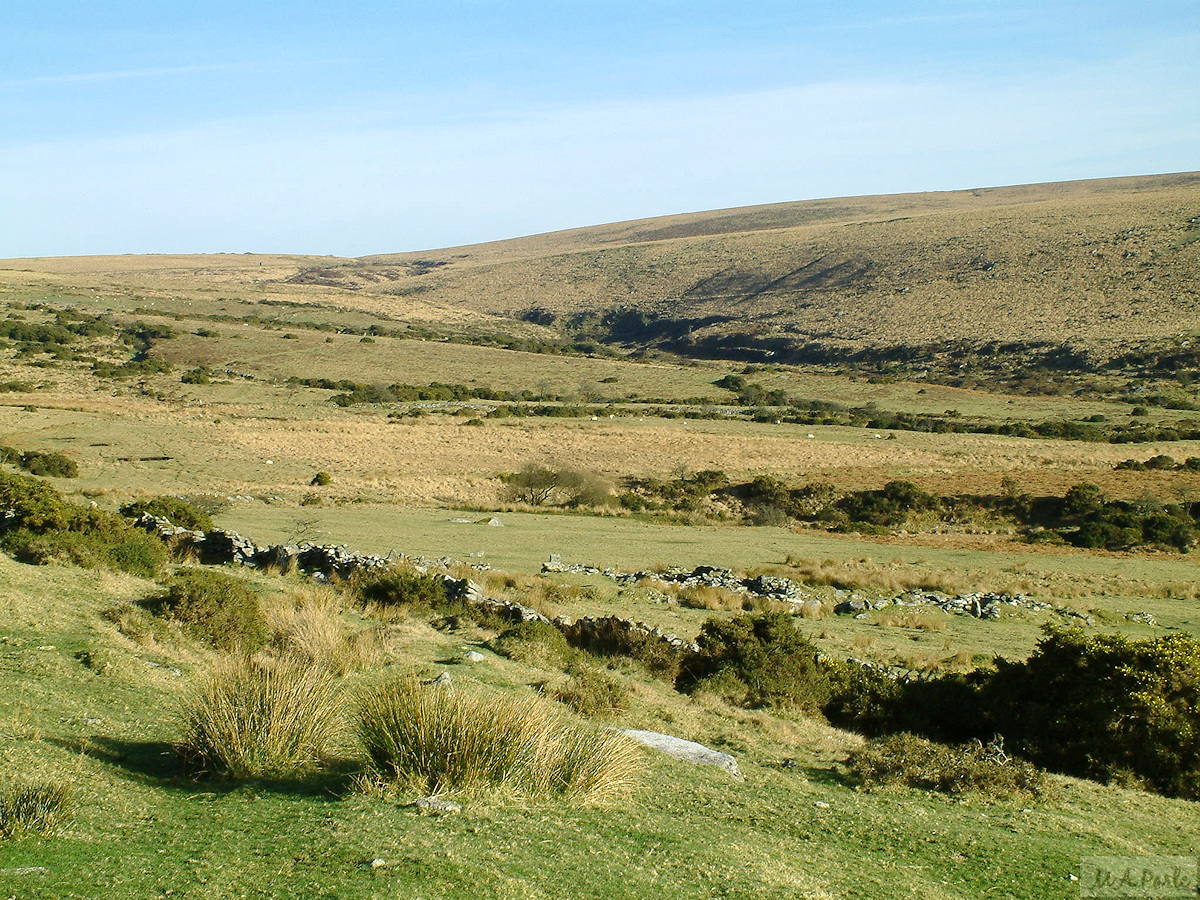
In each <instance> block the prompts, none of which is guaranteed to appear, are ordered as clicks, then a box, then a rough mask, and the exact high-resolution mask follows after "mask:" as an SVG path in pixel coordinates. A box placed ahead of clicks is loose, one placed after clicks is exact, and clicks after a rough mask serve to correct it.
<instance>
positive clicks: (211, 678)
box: [176, 656, 345, 778]
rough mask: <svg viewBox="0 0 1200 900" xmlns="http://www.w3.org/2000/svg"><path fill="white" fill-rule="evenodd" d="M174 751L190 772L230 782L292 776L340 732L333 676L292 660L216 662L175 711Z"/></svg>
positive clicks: (316, 759) (315, 761)
mask: <svg viewBox="0 0 1200 900" xmlns="http://www.w3.org/2000/svg"><path fill="white" fill-rule="evenodd" d="M180 718H181V719H182V724H183V729H182V731H183V735H182V737H181V738H180V739H179V741H178V743H177V745H176V749H177V751H178V753H179V755H180V757H181V758H182V759H183V761H184V762H185V764H186V765H187V766H188V767H189V768H190V769H193V770H198V771H200V772H205V773H220V774H224V775H229V776H231V777H234V778H268V777H283V776H294V775H298V774H303V773H305V772H308V771H311V770H312V769H314V768H315V767H316V766H318V765H319V764H320V762H321V761H322V759H323V758H324V757H325V755H326V754H327V752H328V750H329V748H330V747H331V746H332V745H333V744H334V742H335V741H336V739H337V738H338V736H339V735H340V734H341V733H342V731H343V728H344V725H345V709H344V706H343V702H342V696H341V692H340V690H339V688H338V685H337V683H336V681H335V679H334V677H333V675H332V674H331V673H330V672H329V671H328V670H327V669H325V668H324V667H322V666H314V665H311V664H308V663H305V662H302V661H298V660H288V659H285V660H268V659H251V658H249V657H246V656H230V657H225V658H223V659H221V660H219V661H218V662H217V663H216V664H215V665H214V667H213V669H212V671H211V672H210V673H209V674H208V676H207V677H206V678H205V679H204V680H203V681H202V682H201V683H200V684H199V685H198V686H197V687H196V688H195V690H194V691H193V692H192V694H191V695H190V696H189V697H188V698H187V699H186V700H185V701H184V702H183V704H182V706H181V709H180Z"/></svg>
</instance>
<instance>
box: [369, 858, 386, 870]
mask: <svg viewBox="0 0 1200 900" xmlns="http://www.w3.org/2000/svg"><path fill="white" fill-rule="evenodd" d="M367 865H368V866H370V867H371V868H372V869H382V868H383V867H384V866H386V865H387V860H386V859H381V858H380V857H378V856H377V857H375V858H374V859H372V860H369V861H368V862H367Z"/></svg>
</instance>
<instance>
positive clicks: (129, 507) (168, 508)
mask: <svg viewBox="0 0 1200 900" xmlns="http://www.w3.org/2000/svg"><path fill="white" fill-rule="evenodd" d="M143 513H148V514H150V515H152V516H158V517H159V518H162V519H166V520H168V521H169V522H170V523H171V524H172V525H177V526H179V527H180V528H190V529H192V530H193V531H212V530H213V529H214V528H215V527H216V526H215V525H214V524H213V520H212V516H210V515H209V514H208V513H207V512H205V511H204V510H202V509H199V508H198V507H196V506H193V505H192V504H191V503H188V502H187V501H186V500H182V499H180V498H179V497H169V496H166V495H164V496H161V497H154V498H152V499H150V500H138V501H136V502H133V503H127V504H125V505H124V506H122V507H121V515H123V516H128V517H129V518H131V519H136V518H137V517H138V516H140V515H142V514H143Z"/></svg>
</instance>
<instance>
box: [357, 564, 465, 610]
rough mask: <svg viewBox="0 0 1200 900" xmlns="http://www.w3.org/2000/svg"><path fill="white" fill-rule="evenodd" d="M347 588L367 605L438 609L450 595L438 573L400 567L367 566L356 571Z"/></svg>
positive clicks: (384, 607)
mask: <svg viewBox="0 0 1200 900" xmlns="http://www.w3.org/2000/svg"><path fill="white" fill-rule="evenodd" d="M350 588H351V590H352V591H353V592H354V594H355V595H356V596H357V597H358V599H359V600H360V601H361V602H363V603H364V604H367V605H368V606H375V607H379V608H383V609H386V608H388V607H397V606H401V607H416V608H420V609H440V608H441V607H443V606H445V605H446V603H447V601H448V600H449V597H448V596H447V594H446V581H445V579H444V578H442V577H441V576H440V575H426V574H422V573H420V572H417V571H416V570H414V569H410V568H405V567H403V566H388V567H386V568H379V569H367V570H363V571H359V572H357V573H355V575H354V577H353V578H351V579H350Z"/></svg>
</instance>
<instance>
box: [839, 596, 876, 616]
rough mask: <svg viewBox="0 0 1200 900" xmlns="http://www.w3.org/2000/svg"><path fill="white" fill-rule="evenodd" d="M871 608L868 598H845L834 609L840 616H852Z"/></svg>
mask: <svg viewBox="0 0 1200 900" xmlns="http://www.w3.org/2000/svg"><path fill="white" fill-rule="evenodd" d="M870 608H871V604H869V603H868V602H867V601H866V600H843V601H842V602H841V603H839V604H838V605H837V606H835V607H834V608H833V611H834V613H835V614H836V615H839V616H852V615H854V614H855V613H860V612H863V611H864V610H868V609H870Z"/></svg>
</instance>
